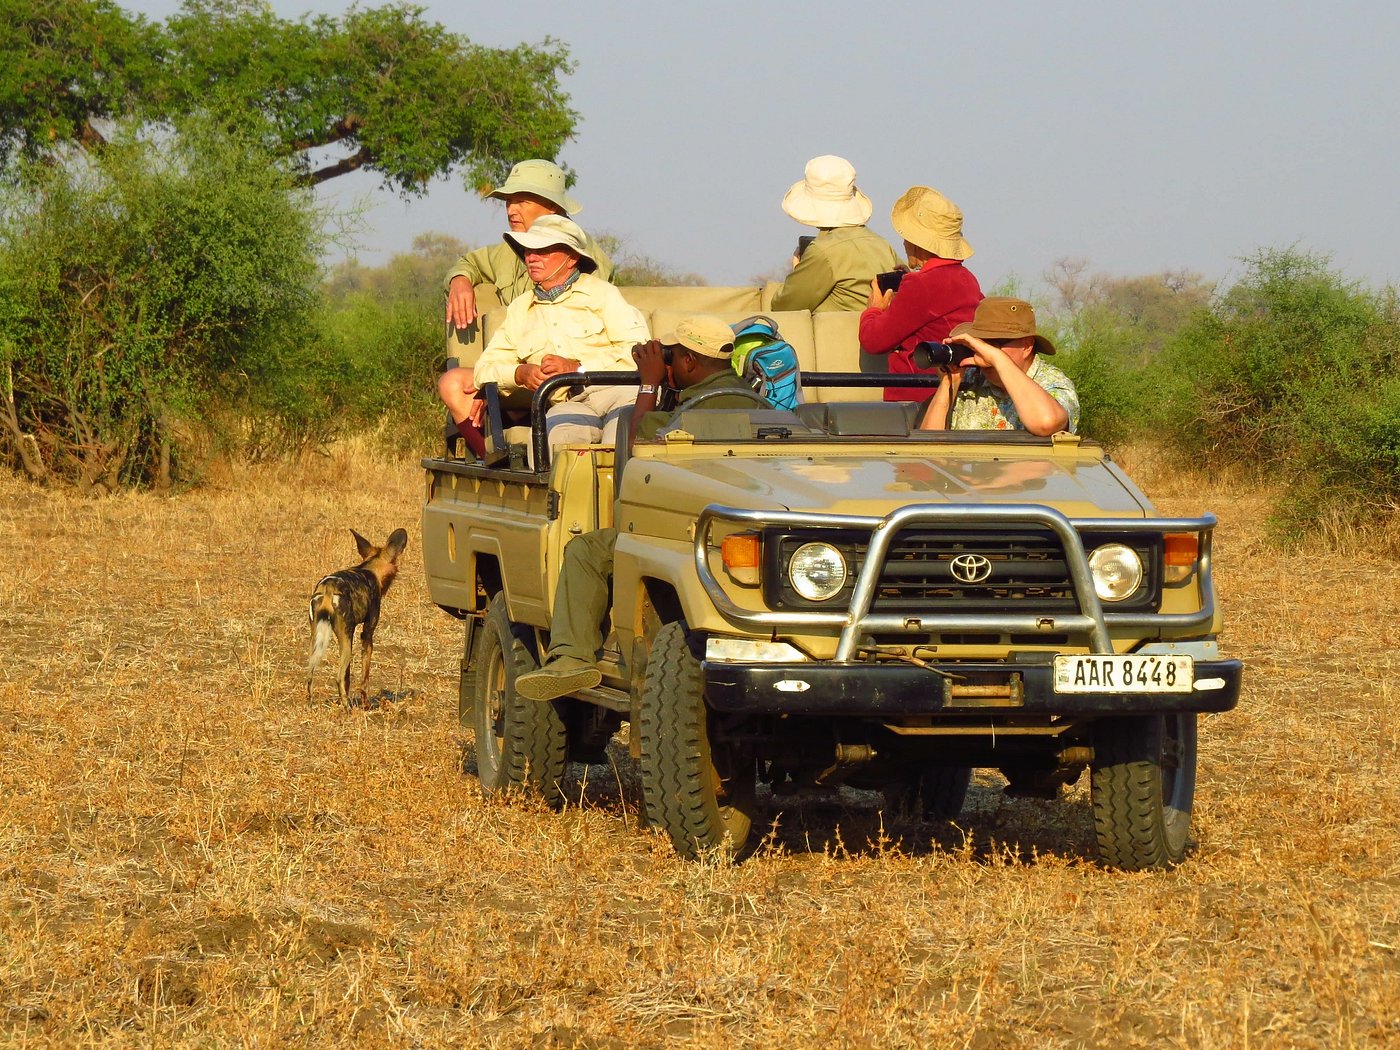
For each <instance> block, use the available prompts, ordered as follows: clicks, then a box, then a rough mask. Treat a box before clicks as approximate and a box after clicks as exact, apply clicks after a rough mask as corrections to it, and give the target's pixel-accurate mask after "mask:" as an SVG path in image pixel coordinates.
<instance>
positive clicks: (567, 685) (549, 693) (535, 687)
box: [515, 657, 603, 700]
mask: <svg viewBox="0 0 1400 1050" xmlns="http://www.w3.org/2000/svg"><path fill="white" fill-rule="evenodd" d="M602 680H603V673H602V672H601V671H599V670H598V668H596V667H594V666H593V665H592V664H586V663H584V662H583V661H582V660H575V659H572V658H569V657H563V658H561V659H558V660H550V661H548V662H547V663H546V664H545V665H544V666H543V667H541V668H540V669H539V670H538V671H531V672H530V673H529V674H523V675H521V676H520V677H518V678H517V679H516V680H515V691H516V693H517V694H519V695H520V696H522V697H524V698H525V699H526V700H558V699H559V698H560V697H561V696H568V695H569V694H570V693H576V692H578V691H579V690H580V689H592V688H593V687H594V686H596V685H598V684H599V683H600V682H602Z"/></svg>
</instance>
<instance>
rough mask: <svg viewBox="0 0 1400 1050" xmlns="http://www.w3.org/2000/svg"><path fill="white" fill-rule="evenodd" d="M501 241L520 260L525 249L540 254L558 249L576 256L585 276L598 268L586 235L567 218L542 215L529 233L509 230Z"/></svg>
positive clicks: (577, 225) (531, 226)
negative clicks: (507, 245) (550, 249)
mask: <svg viewBox="0 0 1400 1050" xmlns="http://www.w3.org/2000/svg"><path fill="white" fill-rule="evenodd" d="M501 237H502V239H503V240H504V241H505V242H506V243H507V244H509V245H510V246H511V247H512V248H514V249H515V254H516V255H520V256H522V257H523V255H524V253H525V250H526V249H527V248H528V249H530V250H531V251H539V250H540V249H541V248H552V247H554V246H555V245H558V246H559V247H561V248H567V249H569V251H571V252H573V253H574V254H575V255H577V256H578V258H579V269H581V270H583V271H584V272H585V273H587V272H589V271H591V270H596V269H597V268H598V261H597V260H596V259H594V258H593V256H592V254H591V253H590V251H589V247H588V234H586V233H584V232H583V228H582V227H580V226H579V224H578V223H576V222H574V220H573V219H570V218H569V217H568V216H566V215H541V216H540V217H539V218H538V219H536V220H535V221H534V222H532V223H531V224H530V228H529V229H528V230H520V231H516V230H508V231H507V232H505V233H503V234H502V235H501Z"/></svg>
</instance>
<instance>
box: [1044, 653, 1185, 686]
mask: <svg viewBox="0 0 1400 1050" xmlns="http://www.w3.org/2000/svg"><path fill="white" fill-rule="evenodd" d="M1194 677H1195V664H1194V661H1193V660H1192V659H1191V657H1189V656H1157V655H1149V654H1143V655H1138V656H1057V657H1055V692H1057V693H1189V692H1191V688H1192V679H1193V678H1194Z"/></svg>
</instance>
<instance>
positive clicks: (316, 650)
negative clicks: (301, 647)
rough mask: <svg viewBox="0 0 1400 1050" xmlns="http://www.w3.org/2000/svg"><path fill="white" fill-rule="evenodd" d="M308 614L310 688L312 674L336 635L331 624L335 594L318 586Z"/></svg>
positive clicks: (307, 672) (308, 673) (307, 671)
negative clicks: (309, 622)
mask: <svg viewBox="0 0 1400 1050" xmlns="http://www.w3.org/2000/svg"><path fill="white" fill-rule="evenodd" d="M308 614H309V615H310V617H311V654H310V655H309V656H308V657H307V660H306V684H307V688H308V689H309V688H310V687H311V676H312V675H314V674H315V673H316V668H317V667H319V666H320V665H321V660H322V659H323V658H324V657H325V655H326V650H327V649H328V648H329V647H330V644H331V639H332V638H334V637H335V629H334V628H333V627H332V626H331V619H332V617H333V616H334V615H335V600H334V598H333V596H332V595H330V594H328V593H327V592H326V591H323V590H321V589H320V588H319V587H318V588H317V589H316V593H315V594H313V595H312V596H311V607H310V609H309V610H308Z"/></svg>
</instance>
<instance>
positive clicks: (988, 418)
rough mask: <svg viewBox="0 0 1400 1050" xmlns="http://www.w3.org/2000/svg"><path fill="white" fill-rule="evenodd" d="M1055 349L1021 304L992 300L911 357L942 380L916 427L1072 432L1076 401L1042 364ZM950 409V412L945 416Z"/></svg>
mask: <svg viewBox="0 0 1400 1050" xmlns="http://www.w3.org/2000/svg"><path fill="white" fill-rule="evenodd" d="M1054 352H1055V344H1054V343H1052V342H1050V340H1049V339H1047V338H1046V337H1045V336H1043V335H1039V334H1037V332H1036V330H1035V309H1034V308H1033V307H1032V306H1031V304H1030V303H1028V302H1026V301H1025V300H1024V299H1013V298H1011V297H1009V296H1004V295H995V296H990V297H989V298H986V299H983V300H982V301H981V302H980V303H978V304H977V311H976V313H975V315H974V316H973V318H972V320H971V321H966V322H964V323H962V324H960V325H958V326H957V327H956V328H954V329H953V330H952V331H951V332H950V333H948V338H947V341H946V342H945V343H943V344H938V343H922V344H920V345H919V347H918V348H917V349H916V350H915V353H914V358H915V360H916V361H917V362H920V363H922V364H923V365H924V367H926V368H930V369H931V368H939V369H942V371H943V373H944V376H945V378H944V380H943V382H942V383H941V384H939V387H938V391H937V393H935V394H934V395H933V400H932V401H930V402H929V404H928V408H927V409H925V410H924V416H923V419H922V421H921V422H920V423H919V426H920V427H921V428H922V429H924V430H945V429H946V430H1029V431H1030V432H1031V433H1032V434H1039V435H1041V436H1042V437H1045V436H1048V435H1050V434H1057V433H1059V432H1060V431H1062V430H1067V431H1069V432H1070V433H1071V434H1072V433H1074V431H1075V428H1077V427H1078V426H1079V395H1078V394H1077V393H1076V392H1075V389H1074V383H1073V382H1071V380H1070V378H1069V376H1067V375H1065V374H1064V373H1063V372H1061V371H1060V370H1059V369H1058V368H1056V367H1055V366H1054V365H1052V364H1051V363H1050V362H1049V361H1046V360H1045V357H1044V356H1043V355H1047V354H1053V353H1054ZM950 408H951V411H950Z"/></svg>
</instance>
